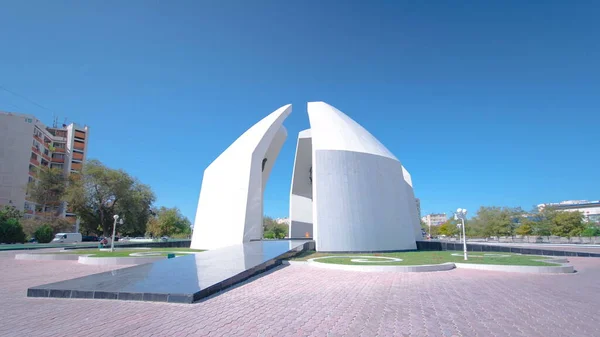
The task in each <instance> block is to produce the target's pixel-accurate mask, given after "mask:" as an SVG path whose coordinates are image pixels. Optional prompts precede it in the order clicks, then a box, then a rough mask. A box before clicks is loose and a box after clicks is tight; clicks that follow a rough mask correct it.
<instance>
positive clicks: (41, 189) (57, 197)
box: [27, 167, 67, 216]
mask: <svg viewBox="0 0 600 337" xmlns="http://www.w3.org/2000/svg"><path fill="white" fill-rule="evenodd" d="M66 189H67V179H66V178H65V174H64V173H63V171H62V170H60V169H57V168H49V167H42V168H41V169H40V170H38V179H37V180H36V181H32V182H30V183H29V184H28V185H27V194H28V199H29V200H31V201H33V202H35V203H36V204H38V205H39V209H38V210H41V211H42V212H45V211H46V206H50V207H52V208H56V209H55V210H54V211H53V212H54V215H53V216H58V215H59V214H58V212H60V210H61V209H60V207H59V206H61V204H62V202H63V198H64V195H65V191H66Z"/></svg>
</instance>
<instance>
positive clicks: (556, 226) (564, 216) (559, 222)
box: [552, 212, 585, 238]
mask: <svg viewBox="0 0 600 337" xmlns="http://www.w3.org/2000/svg"><path fill="white" fill-rule="evenodd" d="M584 229H585V223H584V222H583V213H581V212H557V213H556V215H555V216H554V218H553V219H552V234H553V235H557V236H564V237H567V238H570V237H572V236H579V235H581V233H582V232H583V230H584Z"/></svg>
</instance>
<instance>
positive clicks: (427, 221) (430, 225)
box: [427, 220, 431, 240]
mask: <svg viewBox="0 0 600 337" xmlns="http://www.w3.org/2000/svg"><path fill="white" fill-rule="evenodd" d="M427 222H428V223H429V240H431V220H429V221H427Z"/></svg>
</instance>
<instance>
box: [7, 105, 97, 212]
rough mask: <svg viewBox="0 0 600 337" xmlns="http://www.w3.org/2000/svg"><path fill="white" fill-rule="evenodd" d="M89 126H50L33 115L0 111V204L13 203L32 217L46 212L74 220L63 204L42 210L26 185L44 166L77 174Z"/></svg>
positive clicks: (85, 148) (81, 165) (83, 157)
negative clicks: (29, 198)
mask: <svg viewBox="0 0 600 337" xmlns="http://www.w3.org/2000/svg"><path fill="white" fill-rule="evenodd" d="M88 139H89V128H88V127H87V126H83V127H82V126H79V125H77V124H74V123H72V124H69V125H62V126H60V127H59V126H53V127H48V126H46V125H44V124H43V123H42V122H41V121H40V120H38V119H37V118H36V117H35V116H33V115H27V114H19V113H12V112H3V111H0V206H1V205H12V206H15V207H16V208H17V209H19V210H21V211H23V212H25V217H33V216H35V215H39V214H40V213H44V212H52V213H59V214H60V215H61V216H65V217H68V218H72V219H74V216H75V215H74V214H72V213H69V212H68V210H67V207H65V205H63V206H62V207H60V208H59V209H56V208H55V209H49V208H47V209H45V210H43V209H40V208H39V207H36V204H35V203H34V202H32V201H30V200H28V197H27V191H26V187H27V184H28V183H29V182H32V181H35V180H36V179H37V171H38V170H39V169H40V168H42V167H54V168H59V169H61V170H62V171H63V172H64V174H65V176H68V175H70V174H72V173H78V172H80V171H81V169H82V167H83V163H84V162H85V159H86V154H87V145H88Z"/></svg>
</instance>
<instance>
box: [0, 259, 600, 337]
mask: <svg viewBox="0 0 600 337" xmlns="http://www.w3.org/2000/svg"><path fill="white" fill-rule="evenodd" d="M571 261H572V262H573V263H574V264H575V266H576V268H577V269H578V271H579V272H578V273H577V274H571V275H534V274H518V273H502V272H484V271H477V270H453V271H448V272H433V273H406V274H396V273H360V272H344V271H336V270H327V269H313V268H310V267H308V266H303V265H299V266H298V265H293V266H287V267H282V268H279V269H277V270H275V271H274V272H271V273H268V274H266V275H264V276H262V277H260V278H257V279H254V280H252V281H251V282H246V283H244V284H242V285H240V286H238V287H236V288H234V289H231V290H229V291H227V292H225V293H222V294H220V295H218V296H214V297H211V298H209V299H207V300H205V301H203V302H201V303H197V304H193V305H184V304H165V303H147V302H125V301H102V300H70V299H41V298H27V297H25V292H26V289H27V288H28V287H30V286H34V285H39V284H43V283H48V282H54V281H59V280H64V279H69V278H73V277H78V276H83V275H88V274H92V273H98V272H102V271H107V270H111V269H116V268H115V267H106V266H89V265H81V264H78V263H76V262H74V261H46V262H38V261H20V260H14V259H13V258H12V254H10V253H6V252H4V253H0V271H1V275H2V276H1V281H0V282H1V283H0V284H1V286H0V302H1V303H2V305H0V317H1V323H0V336H103V337H105V336H128V337H129V336H144V337H146V336H277V337H282V336H368V337H373V336H431V337H434V336H469V337H470V336H481V337H493V336H498V337H507V336H527V337H531V336H544V337H552V336H557V337H559V336H560V337H564V336H569V337H579V336H588V337H591V336H600V325H598V322H597V320H598V303H600V282H599V281H598V280H600V259H599V258H572V259H571Z"/></svg>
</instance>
